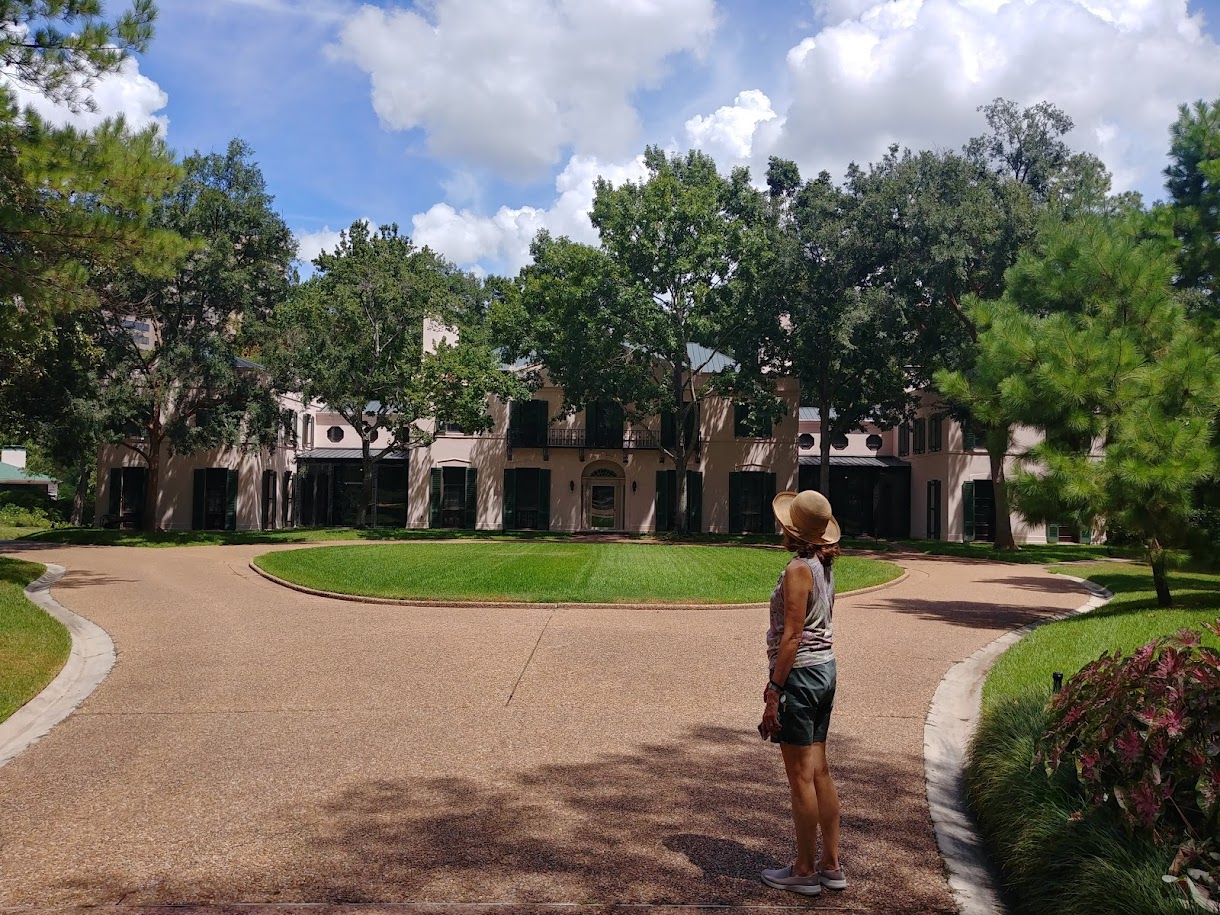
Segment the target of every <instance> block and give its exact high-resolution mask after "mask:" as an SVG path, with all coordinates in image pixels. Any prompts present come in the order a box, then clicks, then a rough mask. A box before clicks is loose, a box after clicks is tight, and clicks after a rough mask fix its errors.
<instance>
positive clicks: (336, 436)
mask: <svg viewBox="0 0 1220 915" xmlns="http://www.w3.org/2000/svg"><path fill="white" fill-rule="evenodd" d="M326 437H327V438H328V439H330V440H331V441H332V442H341V441H343V430H342V429H341V428H339V427H338V426H331V427H330V428H329V429H327V430H326Z"/></svg>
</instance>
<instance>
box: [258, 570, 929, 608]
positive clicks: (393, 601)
mask: <svg viewBox="0 0 1220 915" xmlns="http://www.w3.org/2000/svg"><path fill="white" fill-rule="evenodd" d="M894 564H895V565H897V563H894ZM249 566H250V570H251V571H252V572H254V573H255V574H257V575H261V576H262V577H263V578H265V579H267V581H269V582H271V583H272V584H276V585H279V586H281V587H283V588H289V589H290V590H293V591H300V592H301V593H302V594H312V595H314V596H315V597H329V598H332V599H334V600H347V601H353V602H354V603H358V604H388V605H390V606H392V607H458V608H469V607H493V608H505V609H509V610H559V609H569V610H576V609H579V610H765V609H767V607H768V606H770V605H769V604H768V603H767V602H765V601H760V602H757V603H752V604H586V603H575V602H568V603H551V604H547V603H531V602H528V601H494V600H492V601H487V600H443V599H433V600H408V599H406V598H401V597H370V596H368V595H367V594H344V593H342V592H340V591H322V590H319V589H318V588H310V587H306V586H305V585H299V584H297V583H296V582H293V581H288V580H287V579H284V578H280V577H279V576H277V575H272V574H271V573H270V572H268V571H266V570H265V569H261V568H259V567H258V566H257V565H255V564H254V560H253V559H252V560H250V562H249ZM900 568H901V566H900ZM910 574H911V573H910V572H909V571H907V570H906V569H902V574H901V575H899V576H898V577H897V578H895V579H893V580H892V581H886V582H882V583H881V584H879V585H871V586H869V587H867V588H858V589H857V590H855V591H844V592H843V593H842V594H841V595H836V596H837V597H838V598H840V599H841V598H847V597H855V596H856V595H857V594H869V593H871V592H873V591H883V590H885V589H886V588H892V587H894V586H895V585H900V584H902V583H903V582H904V581H906V580H907V578H908V577H909V576H910Z"/></svg>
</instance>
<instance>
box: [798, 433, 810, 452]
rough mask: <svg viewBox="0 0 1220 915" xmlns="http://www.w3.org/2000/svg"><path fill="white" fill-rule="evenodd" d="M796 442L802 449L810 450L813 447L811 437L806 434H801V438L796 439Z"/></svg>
mask: <svg viewBox="0 0 1220 915" xmlns="http://www.w3.org/2000/svg"><path fill="white" fill-rule="evenodd" d="M797 441H798V442H800V445H801V447H802V448H812V447H813V436H812V435H810V434H809V433H808V432H802V433H801V437H800V438H798V439H797Z"/></svg>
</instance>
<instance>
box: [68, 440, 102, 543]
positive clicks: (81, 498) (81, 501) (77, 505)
mask: <svg viewBox="0 0 1220 915" xmlns="http://www.w3.org/2000/svg"><path fill="white" fill-rule="evenodd" d="M95 463H96V457H95V458H94V460H88V459H86V460H83V461H81V465H80V479H79V480H78V481H77V484H76V492H75V493H74V494H73V496H72V515H71V517H70V518H69V520H70V521H71V522H72V525H73V526H74V527H80V526H81V525H82V524H84V521H85V493H86V492H87V491H88V489H89V483H90V481H91V480H92V479H93V465H94V464H95Z"/></svg>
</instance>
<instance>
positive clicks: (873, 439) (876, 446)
mask: <svg viewBox="0 0 1220 915" xmlns="http://www.w3.org/2000/svg"><path fill="white" fill-rule="evenodd" d="M864 446H865V447H866V448H868V450H869V451H880V450H881V436H880V435H870V436H869V437H868V438H866V439H865V440H864Z"/></svg>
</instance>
